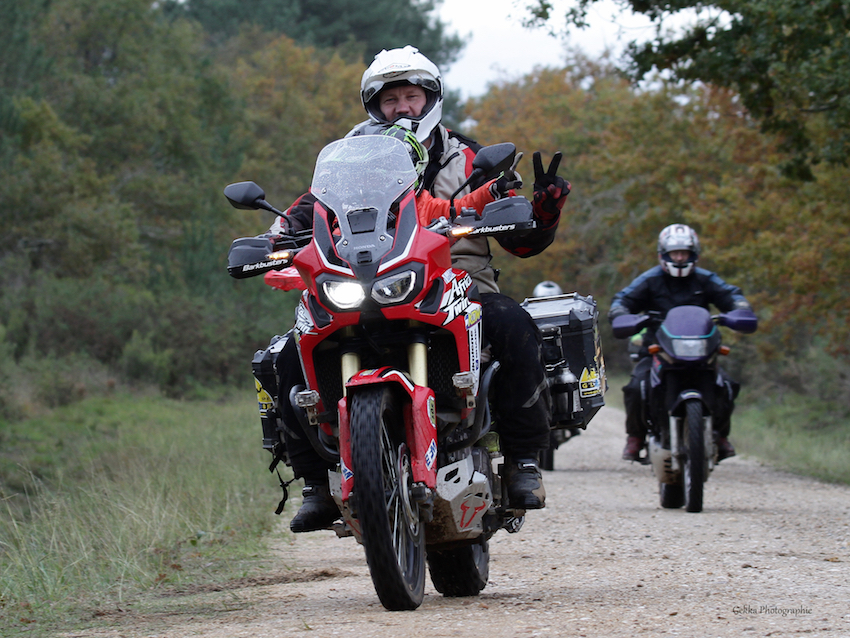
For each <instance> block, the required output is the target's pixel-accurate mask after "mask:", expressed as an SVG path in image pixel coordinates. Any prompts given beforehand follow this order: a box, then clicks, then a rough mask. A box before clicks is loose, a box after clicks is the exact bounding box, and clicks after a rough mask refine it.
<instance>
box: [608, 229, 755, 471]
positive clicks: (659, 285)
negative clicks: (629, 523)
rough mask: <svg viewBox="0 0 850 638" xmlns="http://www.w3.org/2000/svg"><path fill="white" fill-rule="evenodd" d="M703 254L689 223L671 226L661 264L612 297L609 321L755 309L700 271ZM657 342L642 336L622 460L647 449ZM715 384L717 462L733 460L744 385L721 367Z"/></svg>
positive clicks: (627, 392) (628, 394)
mask: <svg viewBox="0 0 850 638" xmlns="http://www.w3.org/2000/svg"><path fill="white" fill-rule="evenodd" d="M699 254H700V243H699V238H698V237H697V234H696V232H694V230H693V229H692V228H690V227H689V226H686V225H685V224H672V225H670V226H667V227H666V228H665V229H664V230H662V231H661V233H660V234H659V236H658V261H659V265H657V266H655V267H654V268H650V269H649V270H647V271H646V272H644V273H643V274H641V275H639V276H638V277H637V278H635V280H634V281H632V283H630V284H629V285H628V286H626V287H625V288H623V289H622V290H621V291H620V292H618V293H617V294H616V295H614V299H613V301H612V302H611V309H610V310H609V312H608V320H609V321H612V320H613V319H614V318H615V317H618V316H620V315H624V314H639V313H644V312H652V311H655V312H659V313H661V315H662V316H664V315H666V314H667V312H668V311H669V310H670V309H671V308H675V307H676V306H684V305H694V306H701V307H703V308H706V309H709V306H710V305H713V306H715V307H716V308H718V309H719V310H720V311H721V312H729V311H731V310H735V309H747V310H752V307H751V306H750V304H749V302H748V301H747V300H746V298H745V297H744V295H743V294H742V293H741V289H740V288H738V287H737V286H733V285H731V284H728V283H726V282H725V281H723V279H721V278H720V277H719V276H718V275H716V274H715V273H713V272H710V271H708V270H704V269H702V268H697V267H696V262H697V259H698V258H699ZM653 343H655V336H654V333H653V332H651V331H649V330H647V332H646V333H645V334H644V335H643V339H642V343H641V344H640V351H639V353H638V357H639V359H638V362H637V364H636V365H635V367H634V370H633V371H632V376H631V379H630V380H629V382H628V383H627V384H626V385H625V386H624V387H623V401H624V404H625V408H626V434H627V439H626V447H625V448H624V449H623V459H624V460H626V461H638V460H640V452H641V450H642V449H643V448H644V446H645V439H646V430H647V424H646V423H645V421H644V419H643V415H642V410H641V401H642V399H641V397H642V396H646V390H647V388H648V384H649V376H650V366H651V364H652V357H651V356H649V353H648V352H647V347H648V346H649V345H651V344H653ZM717 383H718V385H719V386H721V387H722V391H720V392H718V393H717V396H718V406H717V414H716V415H715V419H714V432H715V436H716V437H717V449H718V460H722V459H725V458H728V457H730V456H735V448H734V447H733V446H732V444H731V443H730V442H729V438H728V437H729V430H730V428H731V416H732V410H733V409H734V399H735V397H736V396H737V395H738V391H739V389H740V385H739V384H738V383H737V382H736V381H734V380H732V379H731V378H729V377H728V375H727V374H726V373H725V372H724V371H723V370H722V369H720V368H718V378H717Z"/></svg>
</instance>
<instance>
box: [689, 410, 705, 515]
mask: <svg viewBox="0 0 850 638" xmlns="http://www.w3.org/2000/svg"><path fill="white" fill-rule="evenodd" d="M684 426H685V427H684V430H685V432H684V435H685V442H686V444H687V448H686V452H687V456H686V457H685V471H684V479H685V489H684V492H685V510H687V511H688V512H701V511H702V496H703V486H704V484H705V477H706V467H705V465H706V464H705V434H704V433H703V415H702V402H700V401H697V400H695V399H692V400H690V401H687V402H686V403H685V424H684Z"/></svg>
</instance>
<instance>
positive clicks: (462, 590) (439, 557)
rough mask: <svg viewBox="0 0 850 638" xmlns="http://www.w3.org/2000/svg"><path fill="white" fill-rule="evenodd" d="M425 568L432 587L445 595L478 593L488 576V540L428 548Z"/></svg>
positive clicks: (472, 594) (456, 595)
mask: <svg viewBox="0 0 850 638" xmlns="http://www.w3.org/2000/svg"><path fill="white" fill-rule="evenodd" d="M428 568H429V570H430V572H431V582H432V583H434V589H436V590H437V591H438V592H440V593H441V594H442V595H443V596H446V597H458V596H477V595H478V594H479V592H480V591H481V590H482V589H484V588H485V587H486V586H487V580H488V579H489V578H490V547H489V545H488V543H487V541H482V542H481V543H475V544H474V545H467V546H465V547H457V548H455V549H447V550H444V551H434V550H429V551H428Z"/></svg>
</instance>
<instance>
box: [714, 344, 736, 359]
mask: <svg viewBox="0 0 850 638" xmlns="http://www.w3.org/2000/svg"><path fill="white" fill-rule="evenodd" d="M717 352H719V353H720V354H722V355H723V356H724V357H725V356H726V355H727V354H729V353H730V352H732V348H730V347H729V346H720V347H719V348H718V349H717Z"/></svg>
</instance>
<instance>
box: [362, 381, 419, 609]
mask: <svg viewBox="0 0 850 638" xmlns="http://www.w3.org/2000/svg"><path fill="white" fill-rule="evenodd" d="M350 414H351V420H350V425H351V457H352V458H351V462H352V465H353V466H354V494H355V495H356V504H357V518H358V520H359V522H360V529H361V532H362V540H363V547H364V549H365V550H366V561H367V562H368V564H369V572H370V573H371V575H372V583H373V584H374V585H375V591H376V592H377V594H378V598H379V599H380V600H381V604H383V606H384V607H386V608H387V609H389V610H391V611H396V610H405V609H416V608H417V607H419V605H421V604H422V599H423V597H424V595H425V530H424V528H423V526H422V524H421V522H420V520H419V510H418V507H417V506H416V504H415V503H413V502H412V501H411V498H410V485H411V482H412V480H413V478H412V474H411V467H410V454H409V452H408V449H407V446H406V445H405V443H404V423H403V421H402V411H401V407H400V405H399V403H398V399H396V398H395V396H394V395H393V393H392V391H391V390H390V388H387V387H375V388H365V389H363V390H360V391H358V392H356V393H355V394H353V396H352V397H351V412H350Z"/></svg>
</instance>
